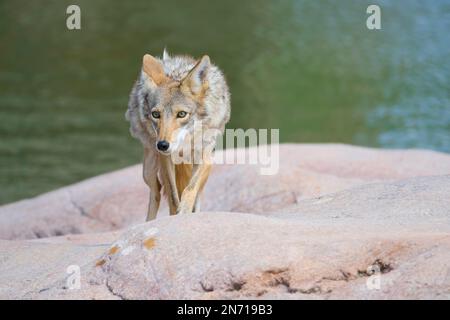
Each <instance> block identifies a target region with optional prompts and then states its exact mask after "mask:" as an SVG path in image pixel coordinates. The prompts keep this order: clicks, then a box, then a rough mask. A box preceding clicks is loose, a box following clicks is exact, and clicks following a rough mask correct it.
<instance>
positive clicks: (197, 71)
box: [182, 56, 211, 95]
mask: <svg viewBox="0 0 450 320" xmlns="http://www.w3.org/2000/svg"><path fill="white" fill-rule="evenodd" d="M210 65H211V62H210V61H209V57H208V56H203V57H202V58H201V59H200V61H199V62H197V64H196V65H195V67H194V68H192V70H191V71H189V73H188V75H187V76H186V77H185V78H184V79H183V80H182V87H183V88H186V89H189V90H190V91H191V93H192V94H194V95H198V94H200V93H202V92H203V91H204V90H206V89H207V88H208V82H207V81H206V75H207V73H208V70H209V67H210Z"/></svg>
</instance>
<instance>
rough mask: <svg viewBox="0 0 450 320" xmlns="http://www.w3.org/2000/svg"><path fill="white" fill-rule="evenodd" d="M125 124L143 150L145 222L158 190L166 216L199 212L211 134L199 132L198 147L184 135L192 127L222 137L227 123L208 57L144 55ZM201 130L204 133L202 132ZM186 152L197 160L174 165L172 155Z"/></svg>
mask: <svg viewBox="0 0 450 320" xmlns="http://www.w3.org/2000/svg"><path fill="white" fill-rule="evenodd" d="M126 118H127V120H129V121H130V132H131V134H132V135H133V136H134V137H135V138H137V139H139V140H140V141H141V143H142V145H143V147H144V162H143V176H144V180H145V182H146V184H147V185H148V186H149V188H150V196H149V197H150V199H149V206H148V214H147V220H152V219H155V218H156V214H157V212H158V209H159V203H160V199H161V189H162V190H163V191H164V193H165V194H167V198H168V202H169V210H170V214H171V215H173V214H177V213H188V212H193V211H198V210H199V195H200V193H201V192H202V190H203V187H204V185H205V183H206V181H207V179H208V176H209V173H210V170H211V159H212V152H213V149H214V146H215V144H216V138H217V135H211V134H208V135H206V134H202V133H200V135H201V136H200V138H201V139H200V140H201V143H200V147H199V146H198V143H196V144H194V143H192V140H193V139H187V138H188V137H191V138H192V136H194V134H197V132H198V131H197V129H196V131H195V132H194V123H197V124H198V123H200V124H201V128H202V131H200V132H210V131H211V130H210V129H213V130H215V131H216V132H219V133H223V130H224V128H225V124H226V123H227V122H228V120H229V119H230V94H229V91H228V86H227V84H226V82H225V79H224V76H223V74H222V72H221V71H220V70H219V69H218V68H217V67H216V66H215V65H213V64H212V63H211V62H210V59H209V57H208V56H203V57H202V58H201V59H200V60H198V61H196V60H194V59H193V58H191V57H188V56H169V55H168V54H167V52H166V51H165V50H164V54H163V58H162V59H159V58H154V57H152V56H151V55H148V54H146V55H145V56H144V58H143V63H142V70H141V73H140V75H139V77H138V79H137V81H136V83H135V85H134V87H133V89H132V91H131V94H130V100H129V103H128V110H127V113H126ZM205 129H207V130H205ZM186 144H189V145H187V148H188V149H189V150H190V151H191V153H192V154H194V153H197V154H199V158H200V159H201V160H202V161H198V162H194V163H179V164H175V163H174V161H173V158H172V156H173V155H174V154H176V153H181V152H182V151H181V150H186V149H184V148H185V147H186Z"/></svg>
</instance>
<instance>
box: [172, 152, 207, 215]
mask: <svg viewBox="0 0 450 320" xmlns="http://www.w3.org/2000/svg"><path fill="white" fill-rule="evenodd" d="M211 167H212V166H211V163H210V161H209V159H208V161H207V162H203V163H201V164H194V165H193V167H192V177H191V180H190V181H189V184H188V185H187V186H186V188H185V189H184V190H183V194H182V195H181V200H180V205H179V206H178V210H177V213H191V212H193V210H194V206H195V205H196V204H197V205H199V204H200V203H199V202H200V200H199V197H200V193H201V191H202V190H203V187H204V186H205V183H206V181H207V180H208V176H209V173H210V172H211ZM196 209H197V210H196V211H198V209H199V208H196Z"/></svg>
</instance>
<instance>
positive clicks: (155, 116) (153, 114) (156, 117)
mask: <svg viewBox="0 0 450 320" xmlns="http://www.w3.org/2000/svg"><path fill="white" fill-rule="evenodd" d="M160 116H161V115H160V114H159V111H152V117H153V118H155V119H159V117H160Z"/></svg>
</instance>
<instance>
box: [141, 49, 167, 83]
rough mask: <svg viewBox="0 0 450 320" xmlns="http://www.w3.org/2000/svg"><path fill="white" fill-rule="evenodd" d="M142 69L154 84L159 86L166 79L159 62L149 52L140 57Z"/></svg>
mask: <svg viewBox="0 0 450 320" xmlns="http://www.w3.org/2000/svg"><path fill="white" fill-rule="evenodd" d="M142 71H144V73H145V74H146V75H147V76H148V77H149V79H150V80H152V81H153V83H154V84H155V85H156V86H159V85H160V84H162V83H163V82H165V81H166V80H167V76H166V75H165V73H164V68H163V66H162V64H161V62H160V61H158V60H157V59H155V58H154V57H152V56H151V55H149V54H146V55H144V57H143V58H142Z"/></svg>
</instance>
